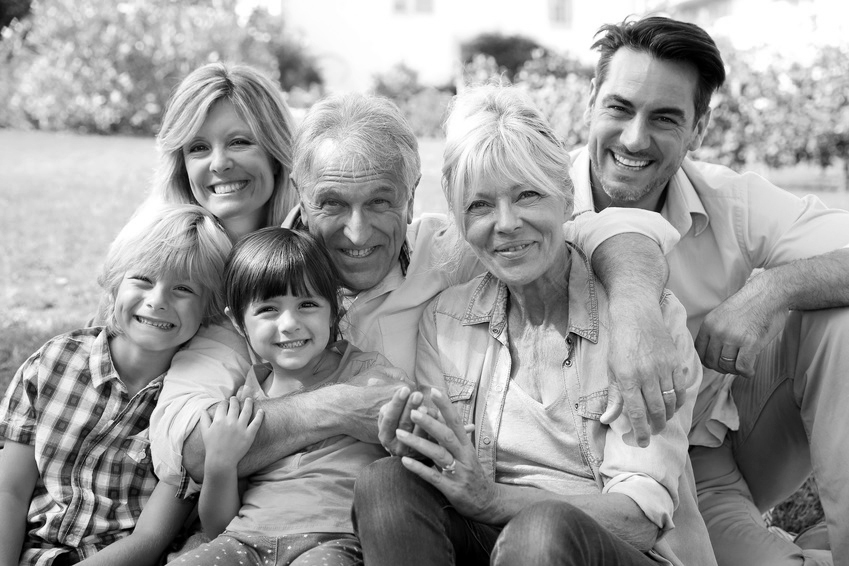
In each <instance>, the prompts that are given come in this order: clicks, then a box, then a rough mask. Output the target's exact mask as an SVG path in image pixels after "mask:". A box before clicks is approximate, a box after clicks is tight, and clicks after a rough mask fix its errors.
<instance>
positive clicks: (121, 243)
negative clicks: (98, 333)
mask: <svg viewBox="0 0 849 566" xmlns="http://www.w3.org/2000/svg"><path fill="white" fill-rule="evenodd" d="M230 248H231V243H230V239H229V238H228V237H227V234H226V233H225V232H224V230H223V229H222V228H221V226H219V224H218V222H217V220H216V219H215V217H214V216H212V214H210V213H209V212H207V211H206V210H205V209H203V208H201V207H200V206H195V205H193V204H172V205H162V204H158V205H153V204H148V205H147V206H144V207H142V208H141V209H139V210H138V211H137V212H136V213H135V214H134V215H133V217H132V218H131V219H130V221H129V222H127V225H126V226H124V228H123V229H122V230H121V232H120V233H119V234H118V236H117V237H116V238H115V240H114V241H113V242H112V245H110V246H109V252H108V253H107V255H106V261H105V262H104V265H103V270H102V272H101V274H100V277H98V279H97V282H98V283H99V284H100V286H101V287H102V288H103V291H104V298H103V300H101V302H100V312H99V313H98V316H97V320H100V321H104V322H105V324H106V328H107V330H108V331H109V334H110V335H113V336H114V335H115V334H120V333H121V328H120V327H119V326H118V322H117V320H116V319H115V295H116V293H117V292H118V286H119V285H120V284H121V281H122V280H123V279H124V275H125V274H126V273H128V272H135V273H139V274H147V275H153V276H158V275H161V274H163V273H169V274H171V275H172V276H174V277H177V278H178V279H187V280H190V281H192V282H194V283H195V284H196V285H197V286H198V287H199V288H200V292H201V294H202V298H203V300H204V310H203V319H202V324H203V325H208V324H211V323H215V322H218V321H219V320H221V319H222V317H223V316H224V303H223V300H222V277H223V274H224V262H225V260H226V258H227V254H228V253H229V251H230Z"/></svg>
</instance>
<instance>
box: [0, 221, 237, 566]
mask: <svg viewBox="0 0 849 566" xmlns="http://www.w3.org/2000/svg"><path fill="white" fill-rule="evenodd" d="M229 248H230V241H229V239H228V237H227V236H226V234H225V233H224V232H223V231H222V230H221V229H220V228H219V227H218V225H217V222H216V221H215V219H214V217H212V216H211V215H210V214H209V213H207V212H206V211H204V210H203V209H202V208H200V207H197V206H192V205H180V206H169V207H167V208H155V209H154V208H149V209H147V210H145V211H143V212H141V213H140V214H138V215H137V216H135V217H134V218H133V219H132V220H130V222H129V223H128V224H127V226H125V227H124V229H123V230H122V231H121V233H120V234H119V235H118V237H117V238H116V240H115V241H114V242H113V244H112V246H111V247H110V249H109V253H108V256H107V259H106V262H105V265H104V269H103V274H102V275H101V277H100V279H99V283H100V285H101V287H103V289H104V295H105V301H104V307H103V312H102V313H101V314H102V315H105V316H101V318H102V319H104V320H107V323H106V326H105V327H92V328H84V329H81V330H76V331H73V332H69V333H67V334H63V335H61V336H57V337H56V338H53V339H52V340H50V341H49V342H47V344H45V345H44V346H43V347H42V348H41V349H40V350H39V351H38V352H36V353H35V354H33V355H32V356H31V357H30V358H29V359H28V360H27V361H26V362H24V364H23V365H22V366H21V368H20V369H19V370H18V372H17V374H16V375H15V378H14V379H13V381H12V383H11V384H10V386H9V389H8V391H7V393H6V397H5V398H4V399H3V402H2V404H0V437H5V439H6V442H5V446H4V447H3V449H2V450H0V525H1V526H2V528H0V566H9V565H18V564H20V565H42V564H45V565H46V564H52V565H64V564H77V563H82V564H86V565H94V564H108V565H110V566H115V565H120V564H131V563H132V564H155V563H157V561H158V559H159V557H160V555H161V554H162V552H163V551H164V550H165V548H166V546H167V545H168V543H169V542H170V540H171V538H172V537H173V536H174V534H175V533H176V532H177V530H178V528H179V527H180V525H181V524H182V523H183V521H184V520H185V518H186V516H187V514H188V513H189V511H190V510H191V507H192V502H191V501H186V500H183V499H178V498H176V497H175V493H174V492H175V488H173V487H172V486H169V485H167V484H165V483H159V484H157V479H156V477H155V476H154V474H153V466H152V464H151V459H150V450H149V440H148V419H149V418H150V413H151V411H152V410H153V407H154V405H155V403H156V399H157V397H158V394H159V390H160V388H161V387H162V378H163V375H164V374H165V372H166V371H167V370H168V367H169V366H170V364H171V358H172V357H173V356H174V354H175V353H176V352H177V350H179V349H180V347H182V345H183V344H185V343H186V342H187V341H188V340H189V339H191V338H192V336H194V334H195V333H196V332H197V330H198V328H199V327H200V325H201V324H208V323H210V322H213V321H215V320H217V319H218V318H220V316H221V315H222V314H223V310H224V309H223V305H222V301H221V297H220V290H221V274H222V273H223V271H224V261H225V258H226V256H227V253H228V251H229ZM142 509H144V511H143V512H142Z"/></svg>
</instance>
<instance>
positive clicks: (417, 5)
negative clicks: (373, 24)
mask: <svg viewBox="0 0 849 566" xmlns="http://www.w3.org/2000/svg"><path fill="white" fill-rule="evenodd" d="M393 9H394V10H395V13H396V14H413V13H416V14H432V13H433V0H394V1H393Z"/></svg>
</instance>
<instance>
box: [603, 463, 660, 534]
mask: <svg viewBox="0 0 849 566" xmlns="http://www.w3.org/2000/svg"><path fill="white" fill-rule="evenodd" d="M602 493H621V494H623V495H627V496H628V497H630V498H631V499H633V500H634V502H635V503H636V504H637V506H638V507H639V508H640V509H642V511H643V513H645V515H646V517H647V518H648V520H649V521H651V522H652V523H654V524H655V525H657V526H658V528H659V529H661V530H662V531H663V532H666V531H668V530H670V529H672V528H674V527H675V525H674V524H673V523H672V513H673V511H674V510H675V502H674V501H673V500H672V496H670V495H669V491H667V489H666V488H665V487H663V486H662V485H661V484H660V483H658V482H657V481H656V480H654V479H652V478H650V477H649V476H646V475H644V474H621V475H619V476H617V477H615V478H613V479H612V480H610V481H609V482H607V484H606V485H605V486H604V489H603V490H602Z"/></svg>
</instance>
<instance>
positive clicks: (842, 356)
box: [690, 308, 849, 566]
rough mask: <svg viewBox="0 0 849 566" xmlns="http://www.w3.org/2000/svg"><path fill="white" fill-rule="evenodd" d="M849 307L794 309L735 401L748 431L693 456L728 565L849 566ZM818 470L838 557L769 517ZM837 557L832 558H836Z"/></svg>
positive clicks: (717, 547) (736, 388)
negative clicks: (778, 529)
mask: <svg viewBox="0 0 849 566" xmlns="http://www.w3.org/2000/svg"><path fill="white" fill-rule="evenodd" d="M847 373H849V308H839V309H825V310H820V311H807V312H793V313H791V315H790V317H789V318H788V321H787V324H786V326H785V329H784V331H783V332H782V334H780V335H779V336H778V337H777V338H776V339H775V340H773V342H772V343H770V344H769V345H768V346H767V347H766V348H765V349H764V350H763V351H762V352H761V354H760V355H759V356H758V361H757V365H756V367H755V377H753V378H752V379H746V378H742V377H738V378H736V379H735V382H734V385H733V387H732V395H733V396H734V401H735V403H736V404H737V407H738V411H739V413H740V430H738V431H729V433H728V436H727V438H726V441H725V444H723V445H722V446H720V447H718V448H707V447H704V446H694V447H692V448H691V449H690V458H691V460H692V462H693V470H694V473H695V477H696V488H697V491H698V497H699V509H700V510H701V512H702V516H703V517H704V519H705V523H706V524H707V527H708V531H709V533H710V537H711V542H712V544H713V547H714V551H715V552H716V557H717V562H718V563H719V565H720V566H736V565H738V564H746V565H749V566H791V565H793V566H801V565H805V566H813V565H817V566H819V565H829V564H832V563H833V564H838V565H842V566H847V565H849V443H847V441H846V433H847V431H849V415H848V414H847V411H846V403H847V401H849V375H847ZM812 471H813V473H814V477H815V478H816V480H817V486H818V488H819V491H820V500H821V502H822V506H823V510H824V511H825V515H826V519H827V524H828V531H829V538H830V541H831V548H832V551H831V553H830V552H828V551H816V550H804V551H803V550H802V549H800V548H799V547H798V546H796V545H795V544H793V543H792V542H789V541H787V540H784V539H782V538H780V537H779V536H777V535H774V534H772V533H770V532H768V531H767V530H766V526H765V524H764V522H763V520H762V519H761V513H763V512H764V511H766V510H767V509H769V508H771V507H773V506H775V505H776V504H778V503H780V502H781V501H783V500H784V499H786V498H788V497H790V496H791V495H792V494H793V493H794V492H795V491H796V490H797V489H798V488H799V487H800V486H801V485H802V483H803V482H804V481H805V479H806V478H807V477H808V475H810V474H811V472H812ZM832 553H833V557H832Z"/></svg>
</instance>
